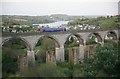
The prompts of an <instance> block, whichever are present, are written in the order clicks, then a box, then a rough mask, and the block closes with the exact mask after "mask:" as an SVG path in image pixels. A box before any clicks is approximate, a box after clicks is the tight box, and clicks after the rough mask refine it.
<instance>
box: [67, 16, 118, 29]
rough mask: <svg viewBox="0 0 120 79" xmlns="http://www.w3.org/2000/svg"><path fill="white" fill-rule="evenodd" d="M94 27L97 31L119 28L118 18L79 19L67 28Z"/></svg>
mask: <svg viewBox="0 0 120 79" xmlns="http://www.w3.org/2000/svg"><path fill="white" fill-rule="evenodd" d="M76 25H83V26H84V25H93V26H95V28H96V29H108V28H118V16H107V17H97V18H90V19H88V18H85V19H80V18H77V19H75V20H73V21H71V22H69V23H68V24H67V26H76Z"/></svg>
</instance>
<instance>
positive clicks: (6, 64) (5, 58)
mask: <svg viewBox="0 0 120 79" xmlns="http://www.w3.org/2000/svg"><path fill="white" fill-rule="evenodd" d="M26 52H27V51H26V46H25V44H24V43H23V41H21V40H20V39H19V38H14V39H10V40H9V41H7V42H6V43H5V44H4V45H3V46H2V74H3V77H7V76H10V75H12V74H15V73H16V72H17V71H19V67H18V64H19V62H18V61H19V59H18V56H20V55H23V56H25V55H26Z"/></svg>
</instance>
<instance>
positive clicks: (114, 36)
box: [104, 31, 117, 40]
mask: <svg viewBox="0 0 120 79" xmlns="http://www.w3.org/2000/svg"><path fill="white" fill-rule="evenodd" d="M106 39H112V40H117V33H116V32H115V31H108V32H107V33H106V34H105V36H104V40H106Z"/></svg>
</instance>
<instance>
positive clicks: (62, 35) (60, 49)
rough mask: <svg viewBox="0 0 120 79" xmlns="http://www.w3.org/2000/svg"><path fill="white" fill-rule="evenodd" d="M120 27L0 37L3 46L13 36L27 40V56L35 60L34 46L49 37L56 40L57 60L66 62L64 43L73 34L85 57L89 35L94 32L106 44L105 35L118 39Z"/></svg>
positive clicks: (16, 34)
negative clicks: (43, 38)
mask: <svg viewBox="0 0 120 79" xmlns="http://www.w3.org/2000/svg"><path fill="white" fill-rule="evenodd" d="M118 31H119V30H118V29H106V30H87V31H83V30H73V31H65V32H42V33H9V34H8V33H4V34H2V36H1V37H0V41H1V46H2V45H3V44H4V43H5V42H7V41H9V40H10V39H11V38H20V39H21V40H22V41H24V42H25V44H26V46H27V49H28V51H27V57H28V58H29V60H31V61H33V62H35V52H34V48H35V46H36V44H37V42H38V41H39V40H40V39H41V38H42V37H45V36H46V37H49V38H51V39H53V40H54V42H55V45H56V48H55V58H56V60H57V61H62V62H64V44H65V42H66V41H67V40H68V38H69V37H70V36H71V35H75V36H76V37H77V38H78V39H79V59H80V60H82V59H84V53H85V50H84V48H85V46H86V42H87V39H88V37H89V36H90V35H91V34H93V35H95V36H96V38H97V41H98V43H100V44H104V39H105V36H106V35H108V34H111V35H112V36H113V39H114V40H118V39H119V38H120V36H119V33H118Z"/></svg>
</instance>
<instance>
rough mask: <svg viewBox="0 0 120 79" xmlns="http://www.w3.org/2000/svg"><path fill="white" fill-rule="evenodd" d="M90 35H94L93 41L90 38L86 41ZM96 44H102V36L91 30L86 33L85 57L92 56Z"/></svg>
mask: <svg viewBox="0 0 120 79" xmlns="http://www.w3.org/2000/svg"><path fill="white" fill-rule="evenodd" d="M92 35H93V36H95V40H94V41H92V40H91V42H88V40H89V38H90V37H91V36H92ZM97 44H100V45H102V37H101V36H100V34H99V33H97V32H91V33H90V34H89V35H88V37H87V40H86V49H85V50H86V52H85V57H86V58H88V57H89V56H92V55H93V54H94V53H95V48H96V46H97Z"/></svg>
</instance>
